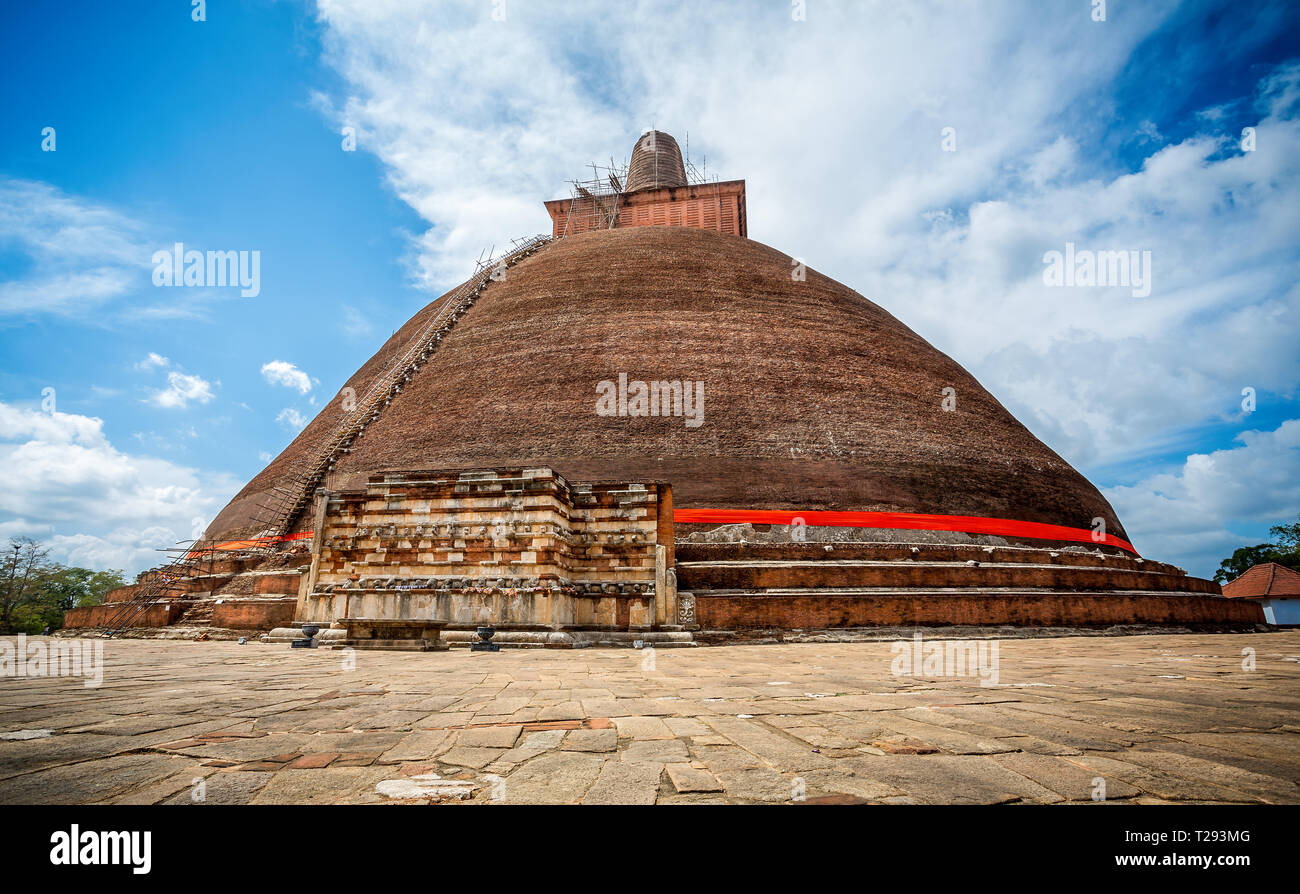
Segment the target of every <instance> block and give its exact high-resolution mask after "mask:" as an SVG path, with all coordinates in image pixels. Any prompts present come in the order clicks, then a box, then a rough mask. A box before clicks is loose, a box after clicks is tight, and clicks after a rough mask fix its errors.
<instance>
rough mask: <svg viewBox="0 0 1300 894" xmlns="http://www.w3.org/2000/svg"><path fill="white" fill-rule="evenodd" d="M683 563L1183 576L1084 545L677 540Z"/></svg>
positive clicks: (1169, 567) (1161, 566)
mask: <svg viewBox="0 0 1300 894" xmlns="http://www.w3.org/2000/svg"><path fill="white" fill-rule="evenodd" d="M674 549H675V552H676V557H677V561H678V562H679V563H692V562H723V561H764V562H775V561H816V560H822V559H835V560H858V561H868V560H869V561H879V562H967V561H971V560H974V561H978V562H980V563H981V564H985V565H987V564H997V563H1003V562H1006V563H1011V564H1016V565H1064V566H1086V567H1096V566H1103V567H1107V568H1121V569H1129V570H1139V571H1158V572H1162V573H1166V574H1183V573H1184V572H1183V571H1182V569H1179V568H1176V567H1175V566H1172V565H1167V564H1165V563H1163V562H1151V561H1149V560H1146V559H1142V558H1139V557H1137V556H1132V555H1129V554H1127V553H1123V552H1121V551H1119V550H1117V549H1113V548H1109V547H1107V548H1104V549H1103V548H1090V547H1086V546H1083V545H1079V546H1070V547H1061V548H1051V549H1048V548H1043V547H1024V546H982V545H980V544H974V543H967V544H962V543H893V542H867V541H851V542H831V543H827V542H816V541H809V542H778V543H754V542H731V543H691V542H688V541H681V540H678V541H677V543H676V544H675V547H674Z"/></svg>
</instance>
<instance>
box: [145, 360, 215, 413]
mask: <svg viewBox="0 0 1300 894" xmlns="http://www.w3.org/2000/svg"><path fill="white" fill-rule="evenodd" d="M214 396H215V395H214V394H213V393H212V383H211V382H209V381H207V380H206V379H204V378H202V377H201V376H190V375H186V374H185V373H182V372H176V371H175V370H173V371H172V372H169V373H167V387H166V388H164V389H162V390H160V391H155V392H154V393H153V394H151V395H150V396H149V402H150V403H152V404H156V405H157V406H160V407H165V408H167V409H184V408H186V407H188V406H189V405H190V401H194V402H195V403H200V404H206V403H207V402H208V401H210V400H212V398H213V397H214Z"/></svg>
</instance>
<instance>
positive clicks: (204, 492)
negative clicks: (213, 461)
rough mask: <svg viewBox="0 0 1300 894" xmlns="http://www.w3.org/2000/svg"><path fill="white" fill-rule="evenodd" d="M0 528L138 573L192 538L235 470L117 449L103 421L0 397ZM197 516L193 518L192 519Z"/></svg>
mask: <svg viewBox="0 0 1300 894" xmlns="http://www.w3.org/2000/svg"><path fill="white" fill-rule="evenodd" d="M0 464H3V466H4V468H5V469H6V470H7V472H8V475H9V478H8V480H7V484H6V486H5V487H4V488H0V517H5V518H7V519H8V520H7V521H4V522H0V531H3V533H5V534H9V535H12V534H17V533H25V534H29V535H30V536H35V537H39V538H41V539H43V540H44V541H45V542H47V543H48V544H49V546H50V548H51V552H52V555H53V556H54V557H55V558H56V559H59V560H60V561H64V562H70V563H73V564H82V565H87V566H90V567H99V568H105V567H114V568H125V569H126V570H128V571H131V572H134V571H139V570H141V569H143V568H147V567H151V566H154V565H157V564H159V563H160V562H162V561H164V560H165V559H166V556H165V555H164V554H163V553H159V552H157V550H158V549H161V548H168V547H171V546H174V545H175V544H176V543H177V542H178V541H181V540H186V539H190V538H192V537H193V536H194V534H195V529H196V526H197V527H198V528H200V529H201V528H202V521H201V520H202V519H210V518H212V517H213V516H215V514H216V513H217V511H218V510H219V509H220V508H221V507H222V506H223V505H224V504H225V502H226V500H227V499H229V497H230V496H231V495H232V494H233V493H234V492H235V491H236V490H237V489H238V487H239V482H238V481H236V480H235V479H234V478H233V477H232V476H229V475H224V474H212V473H205V472H200V471H198V470H196V469H191V468H187V467H184V466H179V465H176V464H174V463H171V462H167V461H165V460H161V459H155V458H152V457H148V456H139V455H131V454H127V453H123V452H122V451H120V450H118V449H116V448H115V447H114V446H113V445H112V444H111V443H110V442H109V440H108V438H107V437H106V436H105V434H104V430H103V422H102V420H100V419H97V418H95V417H90V416H80V415H76V414H70V413H53V414H48V413H44V412H41V411H39V410H35V409H28V408H24V407H18V406H13V405H11V404H6V403H2V402H0ZM196 521H197V525H196Z"/></svg>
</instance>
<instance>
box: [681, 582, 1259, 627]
mask: <svg viewBox="0 0 1300 894" xmlns="http://www.w3.org/2000/svg"><path fill="white" fill-rule="evenodd" d="M695 614H696V618H697V620H698V623H699V625H700V626H701V627H703V628H711V629H718V630H741V629H745V628H776V629H790V628H820V627H880V626H908V625H913V624H917V625H931V626H947V625H969V626H982V625H983V626H996V625H1000V624H1012V625H1016V626H1026V627H1088V626H1107V627H1109V626H1112V625H1115V624H1186V625H1197V624H1236V625H1249V624H1263V623H1264V613H1263V611H1262V610H1261V609H1260V607H1259V606H1258V605H1257V604H1254V603H1247V602H1241V601H1238V600H1232V599H1226V598H1224V597H1222V596H1202V595H1197V594H1151V595H1122V594H1113V593H1100V594H1078V595H1066V594H1056V593H1049V594H1043V593H1035V594H1024V595H1016V594H994V593H981V594H970V595H955V596H953V595H943V594H935V593H918V594H916V595H906V594H899V595H894V596H864V595H831V594H825V593H817V592H816V591H812V592H809V593H806V594H798V595H775V596H774V595H752V594H746V595H743V596H724V595H717V594H709V593H697V594H696V597H695Z"/></svg>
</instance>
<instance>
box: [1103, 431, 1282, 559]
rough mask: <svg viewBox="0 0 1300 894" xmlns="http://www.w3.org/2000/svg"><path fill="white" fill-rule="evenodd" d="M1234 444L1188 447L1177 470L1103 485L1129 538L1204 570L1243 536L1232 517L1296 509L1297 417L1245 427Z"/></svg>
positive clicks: (1263, 516) (1245, 520) (1263, 522)
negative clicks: (1268, 427) (1202, 449)
mask: <svg viewBox="0 0 1300 894" xmlns="http://www.w3.org/2000/svg"><path fill="white" fill-rule="evenodd" d="M1236 440H1237V442H1239V444H1240V446H1237V447H1232V448H1229V449H1226V450H1216V451H1214V452H1212V453H1208V454H1201V453H1194V454H1192V455H1191V456H1189V457H1187V460H1186V461H1185V462H1184V463H1183V465H1182V467H1181V468H1179V469H1177V470H1176V471H1171V472H1161V473H1158V474H1155V475H1151V476H1148V477H1146V478H1144V479H1143V480H1141V481H1139V482H1138V483H1136V484H1134V485H1131V486H1121V487H1112V488H1107V489H1106V497H1107V499H1109V500H1110V501H1111V503H1112V504H1113V505H1114V506H1115V509H1116V511H1117V512H1118V513H1119V516H1120V518H1121V519H1123V520H1124V525H1125V527H1126V528H1127V529H1128V533H1129V535H1130V537H1131V538H1132V542H1133V545H1134V546H1135V547H1137V548H1138V550H1139V551H1141V552H1143V553H1146V554H1149V555H1151V556H1152V557H1153V558H1156V559H1160V560H1162V561H1168V562H1175V563H1179V564H1183V565H1185V566H1186V567H1188V568H1189V569H1190V570H1191V571H1192V573H1194V574H1199V575H1205V576H1208V575H1210V574H1212V573H1213V572H1214V570H1215V569H1216V568H1217V567H1218V564H1219V561H1220V560H1221V559H1224V558H1226V557H1227V556H1229V555H1230V554H1231V553H1232V551H1233V550H1234V549H1236V548H1237V547H1239V546H1244V545H1246V544H1247V542H1251V543H1253V542H1255V541H1253V540H1250V539H1249V538H1244V537H1242V536H1241V535H1239V534H1235V533H1233V532H1232V531H1231V530H1230V529H1229V528H1230V526H1232V525H1234V524H1236V525H1237V526H1238V527H1241V526H1243V525H1253V526H1254V527H1260V526H1263V527H1267V526H1268V525H1272V524H1277V523H1280V522H1289V521H1294V520H1295V518H1296V516H1297V514H1300V475H1297V474H1296V473H1297V470H1300V419H1291V420H1288V421H1286V422H1283V423H1282V424H1281V425H1280V426H1278V428H1277V429H1276V430H1274V431H1245V432H1242V433H1241V434H1240V435H1238V436H1237V438H1236Z"/></svg>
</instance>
